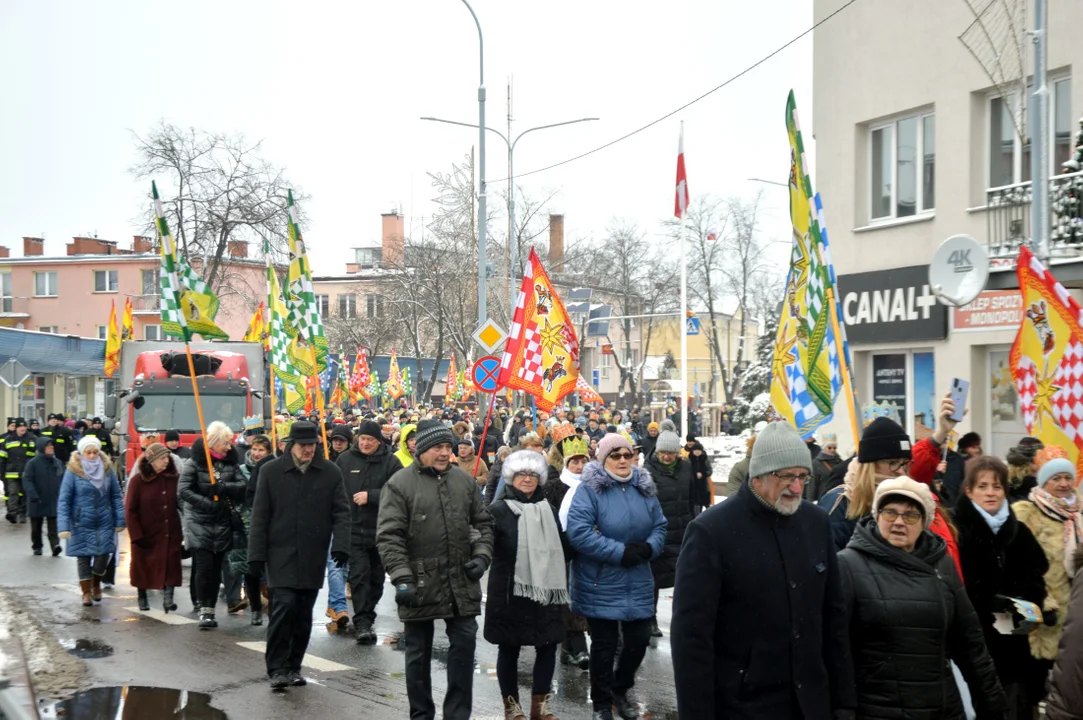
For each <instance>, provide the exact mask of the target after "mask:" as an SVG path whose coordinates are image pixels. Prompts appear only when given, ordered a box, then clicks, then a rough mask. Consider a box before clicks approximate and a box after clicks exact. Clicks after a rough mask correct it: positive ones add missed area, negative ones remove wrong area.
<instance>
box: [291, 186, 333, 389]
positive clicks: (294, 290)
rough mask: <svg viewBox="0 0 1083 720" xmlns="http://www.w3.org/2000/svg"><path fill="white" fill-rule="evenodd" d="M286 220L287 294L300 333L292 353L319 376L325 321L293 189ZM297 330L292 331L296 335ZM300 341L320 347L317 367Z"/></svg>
mask: <svg viewBox="0 0 1083 720" xmlns="http://www.w3.org/2000/svg"><path fill="white" fill-rule="evenodd" d="M286 219H287V224H288V226H289V250H290V268H289V275H288V286H287V290H288V292H287V293H286V305H287V307H288V308H289V325H290V329H291V330H292V331H294V332H295V333H296V337H295V338H294V342H293V343H292V345H291V347H290V349H289V354H290V358H291V360H292V362H293V365H294V366H295V367H296V368H297V369H298V370H299V371H300V372H301V373H302V374H304V375H315V374H316V373H318V372H323V371H324V370H326V369H327V355H328V345H327V338H326V336H325V335H324V332H323V320H322V319H321V318H320V308H319V306H318V305H317V304H316V294H315V292H314V291H313V289H312V270H311V268H310V267H309V264H308V254H307V253H306V252H305V243H304V239H303V237H302V236H301V230H300V228H299V227H298V226H297V216H296V206H295V205H294V202H293V191H292V190H289V191H287V195H286ZM294 332H291V333H290V334H291V335H293V334H294ZM298 341H303V342H305V343H307V344H308V345H311V346H312V347H313V348H315V350H316V367H315V368H314V369H313V367H312V358H311V352H310V351H309V349H308V347H301V346H300V345H299V344H298Z"/></svg>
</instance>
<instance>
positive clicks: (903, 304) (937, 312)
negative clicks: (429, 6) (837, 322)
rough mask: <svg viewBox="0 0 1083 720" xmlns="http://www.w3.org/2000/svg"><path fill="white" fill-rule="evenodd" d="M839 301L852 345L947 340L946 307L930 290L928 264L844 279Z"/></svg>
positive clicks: (840, 284) (840, 279)
mask: <svg viewBox="0 0 1083 720" xmlns="http://www.w3.org/2000/svg"><path fill="white" fill-rule="evenodd" d="M839 303H840V305H841V307H842V317H843V320H844V321H845V322H846V335H847V338H848V339H849V341H850V342H851V343H854V344H859V343H875V342H895V341H900V340H943V339H944V338H946V337H947V336H948V308H947V307H946V306H944V305H941V304H940V303H939V302H937V300H936V295H935V294H934V293H933V290H932V288H931V287H929V266H928V265H914V266H911V267H904V268H892V269H891V270H878V271H876V272H866V273H854V274H853V275H840V276H839Z"/></svg>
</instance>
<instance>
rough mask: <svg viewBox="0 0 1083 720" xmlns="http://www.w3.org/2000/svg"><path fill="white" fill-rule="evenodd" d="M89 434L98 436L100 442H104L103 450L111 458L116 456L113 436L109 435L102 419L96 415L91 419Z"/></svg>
mask: <svg viewBox="0 0 1083 720" xmlns="http://www.w3.org/2000/svg"><path fill="white" fill-rule="evenodd" d="M87 432H88V434H90V435H93V436H94V437H96V438H98V442H100V443H101V444H102V452H103V453H105V454H106V455H108V456H109V457H111V458H115V457H116V451H115V450H114V449H113V438H111V437H110V436H109V431H108V430H106V429H105V428H104V427H102V419H101V418H100V417H96V418H94V419H93V420H91V421H90V430H88V431H87Z"/></svg>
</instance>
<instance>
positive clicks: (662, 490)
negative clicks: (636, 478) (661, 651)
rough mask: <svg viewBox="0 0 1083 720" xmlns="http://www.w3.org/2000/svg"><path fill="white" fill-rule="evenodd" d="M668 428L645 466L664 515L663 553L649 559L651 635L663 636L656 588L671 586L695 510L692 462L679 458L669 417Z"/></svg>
mask: <svg viewBox="0 0 1083 720" xmlns="http://www.w3.org/2000/svg"><path fill="white" fill-rule="evenodd" d="M665 424H666V425H667V429H666V430H663V431H662V432H661V433H660V434H659V435H658V442H657V445H656V447H655V450H654V455H652V456H650V457H649V458H647V461H646V463H644V467H645V468H646V470H647V472H649V473H650V475H651V479H652V480H654V485H655V487H657V488H658V502H659V503H660V504H661V505H662V514H663V515H665V516H666V542H665V545H663V546H662V552H661V554H659V555H658V557H656V558H654V559H653V560H651V574H652V575H654V612H655V615H654V620H653V621H652V622H651V636H652V637H662V630H661V629H660V628H659V627H658V591H659V590H661V589H663V588H671V587H673V584H674V582H675V581H676V575H677V556H678V555H680V552H681V544H682V543H683V542H684V532H685V528H687V527H688V523H690V522H692V518H694V517H695V515H694V514H693V512H694V509H693V505H694V503H693V502H692V494H693V492H694V488H695V483H696V481H695V475H694V474H693V471H692V464H691V463H690V462H689V461H688V460H684V459H682V458H681V438H680V436H678V435H677V433H676V431H675V430H676V428H673V429H669V427H672V425H671V423H670V422H669V420H666V421H665Z"/></svg>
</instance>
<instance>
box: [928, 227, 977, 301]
mask: <svg viewBox="0 0 1083 720" xmlns="http://www.w3.org/2000/svg"><path fill="white" fill-rule="evenodd" d="M988 278H989V254H988V253H987V252H986V251H985V247H984V246H983V245H980V244H979V243H978V241H977V240H975V239H974V238H972V237H970V236H969V235H952V236H951V237H950V238H948V239H947V240H945V241H944V242H942V243H941V244H940V247H939V248H937V249H936V254H934V255H933V260H932V262H931V263H929V286H930V287H931V288H932V291H933V294H935V295H936V297H937V298H938V299H939V300H940V302H942V303H944V304H945V305H951V306H953V307H962V306H963V305H967V304H968V303H970V302H973V300H974V298H976V297H978V295H979V294H981V291H982V290H984V289H985V281H986V280H987V279H988Z"/></svg>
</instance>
